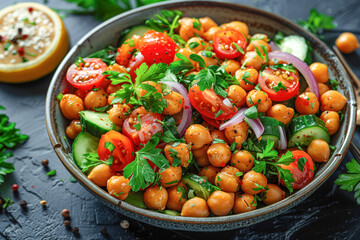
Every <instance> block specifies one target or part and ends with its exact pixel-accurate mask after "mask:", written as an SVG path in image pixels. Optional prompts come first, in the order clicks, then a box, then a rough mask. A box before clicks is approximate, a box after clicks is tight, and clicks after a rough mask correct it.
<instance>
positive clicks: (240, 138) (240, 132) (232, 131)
mask: <svg viewBox="0 0 360 240" xmlns="http://www.w3.org/2000/svg"><path fill="white" fill-rule="evenodd" d="M248 128H249V127H248V125H247V124H246V123H245V122H240V123H238V124H235V125H233V126H231V127H227V128H225V136H226V138H227V140H228V141H229V143H230V144H232V143H233V142H236V143H237V147H236V148H237V149H239V148H240V147H241V144H242V143H243V142H245V141H246V138H247V130H248Z"/></svg>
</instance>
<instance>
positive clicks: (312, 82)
mask: <svg viewBox="0 0 360 240" xmlns="http://www.w3.org/2000/svg"><path fill="white" fill-rule="evenodd" d="M268 56H269V59H270V60H273V59H274V58H276V59H278V60H281V61H284V62H287V63H291V64H292V65H293V66H294V67H295V68H297V70H299V72H300V73H301V74H302V75H303V76H304V78H305V80H306V82H307V84H308V86H309V88H310V92H312V93H314V94H315V95H316V96H317V98H319V87H318V83H317V82H316V79H315V77H314V74H313V73H312V72H311V70H310V68H309V66H308V65H307V64H306V63H305V62H303V61H301V60H300V59H299V58H297V57H295V56H293V55H291V54H289V53H285V52H269V54H268Z"/></svg>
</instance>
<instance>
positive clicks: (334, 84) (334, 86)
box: [329, 78, 339, 90]
mask: <svg viewBox="0 0 360 240" xmlns="http://www.w3.org/2000/svg"><path fill="white" fill-rule="evenodd" d="M329 83H330V88H331V89H332V90H337V89H338V86H339V82H338V81H336V80H334V79H331V78H329Z"/></svg>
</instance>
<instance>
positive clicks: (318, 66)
mask: <svg viewBox="0 0 360 240" xmlns="http://www.w3.org/2000/svg"><path fill="white" fill-rule="evenodd" d="M309 67H310V70H311V71H312V73H313V74H314V76H315V79H316V81H317V82H318V83H327V82H328V81H329V72H328V67H327V66H326V65H325V64H323V63H319V62H314V63H313V64H311V65H310V66H309Z"/></svg>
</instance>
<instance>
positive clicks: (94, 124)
mask: <svg viewBox="0 0 360 240" xmlns="http://www.w3.org/2000/svg"><path fill="white" fill-rule="evenodd" d="M80 123H81V126H82V128H83V131H86V132H88V133H90V134H91V135H93V136H95V137H99V138H100V137H101V135H103V134H105V133H107V132H108V131H111V130H119V129H118V127H117V126H116V124H114V123H113V122H111V121H110V119H109V114H107V113H98V112H92V111H86V110H85V111H82V112H80Z"/></svg>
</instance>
